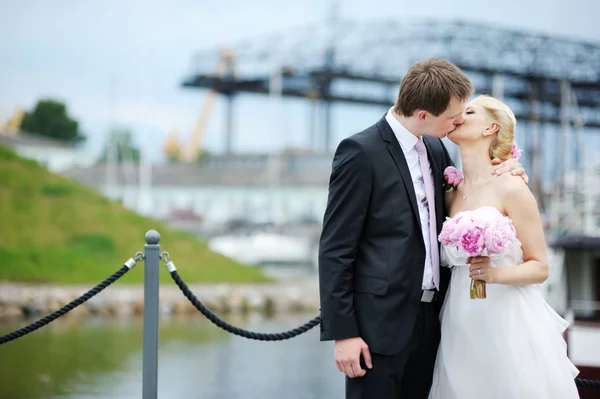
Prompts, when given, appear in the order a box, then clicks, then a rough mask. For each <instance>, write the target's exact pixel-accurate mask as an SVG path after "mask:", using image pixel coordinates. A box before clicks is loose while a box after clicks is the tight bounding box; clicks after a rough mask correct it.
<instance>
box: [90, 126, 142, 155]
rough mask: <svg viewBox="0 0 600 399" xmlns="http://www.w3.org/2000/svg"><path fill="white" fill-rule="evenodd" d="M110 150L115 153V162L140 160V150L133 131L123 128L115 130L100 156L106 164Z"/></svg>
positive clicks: (109, 136) (110, 134)
mask: <svg viewBox="0 0 600 399" xmlns="http://www.w3.org/2000/svg"><path fill="white" fill-rule="evenodd" d="M109 150H112V151H114V153H112V154H111V155H113V157H114V158H112V159H113V160H114V161H117V162H123V161H125V162H127V161H135V162H138V161H139V160H140V149H139V147H138V146H137V145H136V144H135V143H134V142H133V137H132V135H131V131H129V130H127V129H123V128H118V129H113V130H112V131H111V132H110V133H109V135H108V140H107V142H106V144H105V145H104V150H103V151H102V154H101V155H100V159H99V161H100V162H106V161H107V160H108V159H109Z"/></svg>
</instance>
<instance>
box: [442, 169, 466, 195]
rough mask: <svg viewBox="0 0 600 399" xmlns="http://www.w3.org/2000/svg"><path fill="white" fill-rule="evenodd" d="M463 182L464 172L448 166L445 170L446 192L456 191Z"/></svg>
mask: <svg viewBox="0 0 600 399" xmlns="http://www.w3.org/2000/svg"><path fill="white" fill-rule="evenodd" d="M462 180H463V174H462V172H461V171H460V170H458V169H456V168H455V167H454V166H448V167H447V168H446V169H444V190H446V191H449V190H451V189H456V187H457V186H458V185H459V184H460V182H461V181H462Z"/></svg>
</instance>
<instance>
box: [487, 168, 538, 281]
mask: <svg viewBox="0 0 600 399" xmlns="http://www.w3.org/2000/svg"><path fill="white" fill-rule="evenodd" d="M502 180H504V181H503V182H502V183H503V184H502V200H503V201H502V202H503V204H504V210H505V211H506V214H507V215H508V217H509V218H510V219H511V220H512V222H513V224H514V226H515V229H516V230H517V237H518V238H519V240H520V241H521V244H522V248H523V263H521V264H520V265H515V266H513V267H498V268H494V272H496V273H495V274H496V276H494V277H495V280H497V281H496V283H499V284H512V285H527V284H538V283H542V282H544V281H545V280H546V279H547V278H548V258H547V254H546V240H545V238H544V229H543V227H542V220H541V216H540V211H539V209H538V206H537V202H536V200H535V197H534V196H533V194H532V193H531V191H530V190H529V188H528V187H527V186H526V185H525V184H523V181H522V179H521V178H520V177H516V176H508V175H507V176H505V177H502Z"/></svg>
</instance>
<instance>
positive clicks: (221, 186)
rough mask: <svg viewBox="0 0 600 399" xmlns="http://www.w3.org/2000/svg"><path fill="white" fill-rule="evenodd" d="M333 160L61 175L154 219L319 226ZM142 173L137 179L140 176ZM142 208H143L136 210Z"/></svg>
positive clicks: (118, 168)
mask: <svg viewBox="0 0 600 399" xmlns="http://www.w3.org/2000/svg"><path fill="white" fill-rule="evenodd" d="M332 158H333V154H329V153H326V154H292V153H281V154H258V155H254V154H250V155H249V154H233V155H223V156H211V157H207V158H206V159H205V160H203V162H201V163H199V164H159V165H152V166H148V168H150V171H146V175H148V176H149V177H147V178H146V179H145V180H147V181H145V182H142V183H140V179H139V177H138V176H139V175H140V174H139V173H138V170H139V166H138V165H133V164H127V165H123V164H120V165H115V166H114V168H115V169H114V170H113V172H110V167H108V166H107V165H95V166H92V167H75V168H71V169H69V170H66V171H64V173H63V174H64V175H66V176H69V177H72V178H74V179H76V180H79V181H80V182H82V183H83V184H86V185H89V186H92V187H94V188H96V189H97V190H98V191H100V192H102V193H103V194H104V195H106V196H108V197H109V198H112V199H116V200H120V201H122V203H123V205H124V206H126V207H128V208H130V209H133V210H136V211H138V212H140V213H142V214H146V215H149V216H153V217H155V218H166V217H168V215H169V214H171V213H173V212H177V211H179V210H182V209H185V210H189V211H193V213H195V214H197V215H199V216H200V217H201V218H202V219H203V221H204V222H205V223H221V222H224V221H227V220H231V219H245V220H249V221H253V222H259V223H260V222H272V223H283V222H287V221H294V220H300V219H306V218H311V219H316V220H319V221H320V220H322V218H323V213H324V212H325V206H326V204H327V188H328V182H329V175H330V173H331V161H332ZM143 175H144V173H142V176H143ZM142 204H143V206H142Z"/></svg>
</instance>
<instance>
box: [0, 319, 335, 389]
mask: <svg viewBox="0 0 600 399" xmlns="http://www.w3.org/2000/svg"><path fill="white" fill-rule="evenodd" d="M312 317H314V314H309V315H303V316H293V317H278V318H275V319H264V318H262V317H259V316H254V317H251V318H248V319H245V320H242V319H236V320H230V322H232V323H235V325H238V326H241V327H243V328H246V329H250V330H252V331H261V332H280V331H285V330H288V329H291V328H294V327H297V326H298V325H300V324H303V323H304V322H305V321H307V320H309V319H311V318H312ZM25 324H26V321H24V320H12V321H8V320H3V319H0V335H3V334H5V333H7V332H10V331H13V330H15V329H17V328H19V327H22V326H23V325H25ZM318 334H319V328H318V326H317V327H315V328H313V329H312V330H310V331H309V332H307V333H305V334H303V335H301V336H299V337H296V338H293V339H291V340H286V341H279V342H260V341H254V340H248V339H245V338H241V337H237V336H233V335H230V334H228V333H226V332H224V331H222V330H221V329H219V328H217V327H215V326H214V325H212V324H210V322H208V321H207V320H206V319H204V318H203V317H202V316H197V317H196V316H194V317H190V316H188V317H185V318H171V319H163V320H161V322H160V339H159V340H160V342H159V354H158V359H159V367H158V397H159V398H160V399H171V398H173V399H175V398H176V399H182V398H185V399H188V398H199V399H235V398H242V399H254V398H256V399H258V398H286V399H309V398H318V399H321V398H341V397H343V396H344V395H343V392H344V389H343V387H344V382H343V378H342V377H343V376H342V374H341V373H340V372H339V371H338V370H337V368H336V367H335V364H334V362H333V346H332V344H331V343H329V342H328V343H322V342H319V336H318ZM141 395H142V320H141V319H114V318H105V319H100V318H96V319H74V318H73V319H71V318H63V319H59V320H57V321H54V322H53V323H51V324H50V325H48V326H46V327H44V328H42V329H40V330H37V331H35V332H33V333H31V334H29V335H27V336H25V337H22V338H20V339H18V340H16V341H12V342H9V343H7V344H4V345H1V346H0V398H2V399H38V398H44V399H46V398H48V399H98V398H103V399H104V398H115V399H121V398H122V399H125V398H127V399H129V398H136V399H139V398H141V397H142V396H141Z"/></svg>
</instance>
